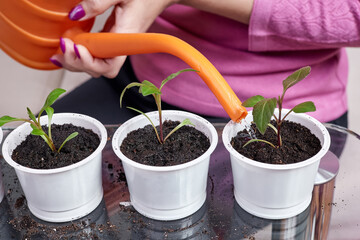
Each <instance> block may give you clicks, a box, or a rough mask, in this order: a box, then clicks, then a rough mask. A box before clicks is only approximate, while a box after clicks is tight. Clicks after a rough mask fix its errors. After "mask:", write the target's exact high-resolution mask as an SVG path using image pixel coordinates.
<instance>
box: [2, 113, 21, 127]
mask: <svg viewBox="0 0 360 240" xmlns="http://www.w3.org/2000/svg"><path fill="white" fill-rule="evenodd" d="M23 120H24V119H21V118H14V117H10V116H2V117H1V118H0V127H1V126H2V125H4V124H5V123H9V122H14V121H23Z"/></svg>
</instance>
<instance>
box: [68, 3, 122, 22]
mask: <svg viewBox="0 0 360 240" xmlns="http://www.w3.org/2000/svg"><path fill="white" fill-rule="evenodd" d="M119 2H124V1H123V0H83V1H82V2H80V3H79V4H78V5H76V6H75V7H74V8H73V9H72V10H71V11H70V12H69V18H70V19H71V20H73V21H77V20H86V19H89V18H93V17H96V16H97V15H99V14H102V13H103V12H105V11H106V10H107V9H109V8H110V7H112V6H113V5H115V4H117V3H119Z"/></svg>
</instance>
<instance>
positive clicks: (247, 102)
mask: <svg viewBox="0 0 360 240" xmlns="http://www.w3.org/2000/svg"><path fill="white" fill-rule="evenodd" d="M263 99H264V97H263V96H260V95H256V96H253V97H251V98H248V99H246V100H245V101H244V102H243V103H242V105H243V106H244V107H254V105H255V104H257V103H258V102H260V101H261V100H263Z"/></svg>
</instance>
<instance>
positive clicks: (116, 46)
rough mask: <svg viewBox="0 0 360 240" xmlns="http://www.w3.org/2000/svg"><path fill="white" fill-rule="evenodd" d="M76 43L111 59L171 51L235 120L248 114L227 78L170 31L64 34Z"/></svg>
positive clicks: (101, 56)
mask: <svg viewBox="0 0 360 240" xmlns="http://www.w3.org/2000/svg"><path fill="white" fill-rule="evenodd" d="M64 37H69V38H71V39H72V40H73V41H74V43H76V44H80V45H83V46H85V47H86V48H87V49H88V50H89V51H90V53H91V54H92V55H93V56H94V57H98V58H112V57H116V56H122V55H134V54H145V53H168V54H171V55H174V56H176V57H178V58H180V59H181V60H183V61H184V62H185V63H187V64H188V65H189V66H190V67H191V68H193V69H195V70H197V71H198V72H197V74H198V75H199V76H200V77H201V78H202V79H203V80H204V82H205V83H206V84H207V86H208V87H209V88H210V90H211V91H212V92H213V93H214V95H215V96H216V98H217V99H218V101H219V102H220V104H221V105H222V106H223V108H224V109H225V111H226V112H227V114H228V115H229V116H230V118H231V119H232V120H233V121H234V122H239V121H240V120H241V119H243V118H245V116H246V115H247V111H246V109H245V108H244V107H243V106H242V105H241V101H240V100H239V98H238V97H237V96H236V95H235V93H234V91H233V90H232V89H231V88H230V86H229V85H228V83H227V82H226V81H225V79H224V78H223V77H222V76H221V74H220V73H219V72H218V71H217V69H216V68H215V67H214V66H213V65H212V64H211V62H210V61H209V60H208V59H207V58H206V57H204V55H202V54H201V53H200V52H199V51H198V50H196V49H195V48H194V47H192V46H191V45H189V44H188V43H186V42H184V41H182V40H181V39H179V38H176V37H174V36H171V35H167V34H159V33H121V34H119V33H84V32H82V33H77V34H74V32H72V34H70V35H69V34H68V36H67V34H65V36H64Z"/></svg>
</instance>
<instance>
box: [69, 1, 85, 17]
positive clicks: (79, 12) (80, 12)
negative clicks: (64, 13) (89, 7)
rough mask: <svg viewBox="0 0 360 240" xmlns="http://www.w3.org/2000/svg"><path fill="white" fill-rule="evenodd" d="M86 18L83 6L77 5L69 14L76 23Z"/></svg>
mask: <svg viewBox="0 0 360 240" xmlns="http://www.w3.org/2000/svg"><path fill="white" fill-rule="evenodd" d="M84 16H85V11H84V8H83V7H82V6H81V5H77V6H76V7H74V8H73V9H71V11H70V13H69V18H70V20H73V21H76V20H79V19H80V18H82V17H84Z"/></svg>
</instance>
